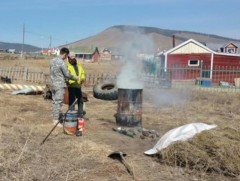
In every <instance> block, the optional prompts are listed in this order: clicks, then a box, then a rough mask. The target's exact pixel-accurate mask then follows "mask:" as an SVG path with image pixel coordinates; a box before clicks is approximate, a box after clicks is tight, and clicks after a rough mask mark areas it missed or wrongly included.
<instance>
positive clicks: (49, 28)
mask: <svg viewBox="0 0 240 181" xmlns="http://www.w3.org/2000/svg"><path fill="white" fill-rule="evenodd" d="M239 7H240V0H231V1H229V0H198V1H197V0H196V1H194V0H118V1H117V0H4V1H2V2H1V6H0V17H1V18H0V24H1V26H0V41H3V42H14V43H22V39H23V24H25V43H26V44H32V45H36V46H39V47H48V46H49V43H50V36H52V46H58V45H62V44H65V43H70V42H74V41H77V40H80V39H84V38H87V37H89V36H92V35H95V34H97V33H99V32H101V31H103V30H104V29H106V28H108V27H110V26H114V25H140V26H151V27H158V28H163V29H172V30H186V31H194V32H200V33H207V34H215V35H220V36H225V37H229V38H236V39H240V11H239Z"/></svg>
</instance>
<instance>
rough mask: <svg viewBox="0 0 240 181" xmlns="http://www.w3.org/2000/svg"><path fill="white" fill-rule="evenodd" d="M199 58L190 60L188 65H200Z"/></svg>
mask: <svg viewBox="0 0 240 181" xmlns="http://www.w3.org/2000/svg"><path fill="white" fill-rule="evenodd" d="M199 62H200V61H199V60H188V66H199Z"/></svg>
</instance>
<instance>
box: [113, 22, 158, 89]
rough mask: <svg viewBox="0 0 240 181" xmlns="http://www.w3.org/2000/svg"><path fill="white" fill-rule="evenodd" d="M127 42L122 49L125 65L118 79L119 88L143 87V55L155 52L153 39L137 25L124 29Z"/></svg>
mask: <svg viewBox="0 0 240 181" xmlns="http://www.w3.org/2000/svg"><path fill="white" fill-rule="evenodd" d="M124 36H125V40H127V41H125V43H124V44H123V47H122V49H121V53H122V54H123V55H124V65H123V67H122V69H121V72H120V74H119V76H118V79H117V85H118V87H119V88H125V89H143V87H144V81H143V79H142V76H141V75H142V61H141V55H143V54H147V53H151V54H153V53H154V46H153V40H152V37H151V36H150V35H147V34H145V33H144V32H143V31H141V30H140V29H138V28H137V27H130V29H129V27H127V29H125V30H124Z"/></svg>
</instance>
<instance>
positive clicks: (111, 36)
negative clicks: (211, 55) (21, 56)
mask: <svg viewBox="0 0 240 181" xmlns="http://www.w3.org/2000/svg"><path fill="white" fill-rule="evenodd" d="M173 35H174V36H175V46H177V45H179V44H180V43H182V42H184V41H186V40H188V39H190V38H192V39H194V40H197V41H199V42H201V43H206V44H208V43H211V44H219V45H220V44H222V45H224V44H226V43H229V42H233V43H235V42H237V43H239V42H240V40H237V39H232V38H227V37H222V36H217V35H212V34H204V33H197V32H191V31H179V30H168V29H161V28H155V27H144V26H125V25H118V26H112V27H110V28H107V29H106V30H104V31H102V32H100V33H98V34H96V35H94V36H91V37H88V38H86V39H82V40H79V41H76V42H73V43H70V44H67V45H63V46H68V47H69V48H76V47H81V46H97V47H98V48H99V49H100V50H102V49H104V48H109V49H112V50H121V49H122V48H123V47H124V46H126V43H127V42H130V40H132V39H134V40H133V42H134V43H136V45H135V46H137V47H143V46H146V47H147V46H151V47H152V49H153V51H155V50H159V51H162V50H169V49H170V48H172V47H173V38H172V37H173ZM150 44H151V45H150ZM61 47H62V46H61Z"/></svg>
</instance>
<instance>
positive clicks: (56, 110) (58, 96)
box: [52, 87, 64, 120]
mask: <svg viewBox="0 0 240 181" xmlns="http://www.w3.org/2000/svg"><path fill="white" fill-rule="evenodd" d="M63 98H64V87H59V88H54V89H53V90H52V109H53V120H59V117H60V114H61V113H62V104H63Z"/></svg>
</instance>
